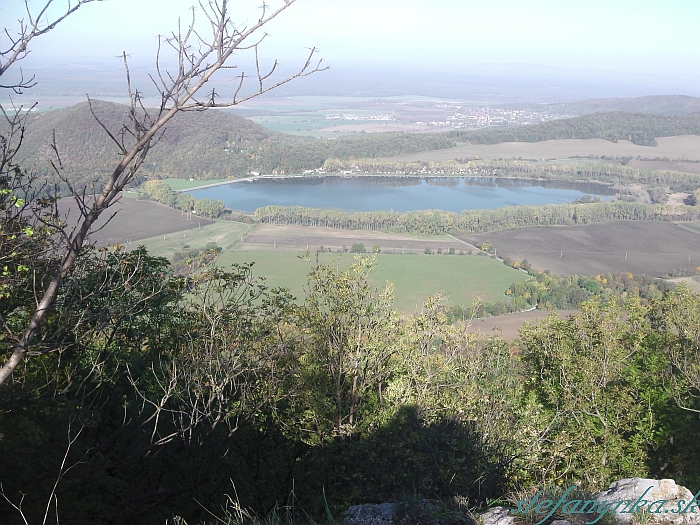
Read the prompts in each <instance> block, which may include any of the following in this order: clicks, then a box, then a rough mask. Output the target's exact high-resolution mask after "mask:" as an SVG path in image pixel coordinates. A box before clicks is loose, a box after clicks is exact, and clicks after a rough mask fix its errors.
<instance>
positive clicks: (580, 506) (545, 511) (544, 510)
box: [511, 486, 700, 525]
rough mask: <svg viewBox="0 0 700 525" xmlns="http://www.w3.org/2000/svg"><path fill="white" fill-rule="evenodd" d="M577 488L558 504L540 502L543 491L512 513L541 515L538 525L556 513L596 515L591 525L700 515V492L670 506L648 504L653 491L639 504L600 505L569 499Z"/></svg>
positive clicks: (658, 502) (548, 501) (662, 503)
mask: <svg viewBox="0 0 700 525" xmlns="http://www.w3.org/2000/svg"><path fill="white" fill-rule="evenodd" d="M576 488H577V487H576V486H571V487H569V488H568V489H566V492H564V494H562V496H561V497H560V498H559V500H558V501H554V500H551V499H540V496H541V495H542V491H539V492H538V493H537V494H536V495H535V497H533V498H532V499H531V500H530V501H527V500H520V501H518V508H517V509H512V510H511V513H512V514H513V515H514V516H523V515H530V514H533V513H534V514H535V515H541V516H543V517H542V519H541V520H539V521H538V522H537V523H535V525H541V524H542V523H544V522H545V521H547V520H548V519H549V518H551V517H552V516H553V515H554V513H555V512H559V513H560V514H570V515H576V514H597V518H596V519H594V520H592V521H586V523H587V524H588V525H593V524H595V523H598V521H600V520H601V518H603V516H605V515H606V514H608V513H610V514H614V513H618V514H634V513H640V512H647V513H649V514H652V515H662V514H688V513H695V512H700V492H698V493H697V494H695V496H694V497H693V499H692V500H690V501H689V502H686V501H685V500H678V501H676V500H672V503H670V504H669V500H665V499H660V500H653V501H652V500H646V499H644V497H645V496H646V494H647V492H649V491H650V490H652V488H653V487H649V488H647V489H646V490H645V491H644V494H642V495H641V496H639V498H637V500H636V501H633V500H625V499H623V500H617V501H615V500H611V501H598V500H593V499H592V500H579V499H571V500H569V499H567V497H568V496H569V494H571V492H572V491H574V490H576Z"/></svg>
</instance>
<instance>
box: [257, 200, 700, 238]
mask: <svg viewBox="0 0 700 525" xmlns="http://www.w3.org/2000/svg"><path fill="white" fill-rule="evenodd" d="M255 217H256V218H257V219H258V220H259V221H260V222H263V223H269V224H295V225H300V226H323V227H326V228H340V229H351V230H383V231H394V232H407V233H415V234H421V235H434V234H441V233H451V234H467V233H484V232H489V231H496V230H503V229H507V228H517V227H524V226H555V225H574V224H592V223H594V222H603V221H608V220H618V219H624V220H662V221H678V220H687V221H692V220H697V219H698V218H700V212H699V211H698V210H697V209H696V208H695V207H689V206H661V205H650V204H643V203H639V202H620V201H615V202H594V203H589V204H560V205H549V206H511V207H503V208H496V209H488V210H465V211H463V212H461V213H455V212H448V211H442V210H423V211H411V212H389V211H377V212H354V213H353V212H345V211H342V210H329V209H322V208H305V207H302V206H291V207H285V206H265V207H262V208H258V209H257V210H255Z"/></svg>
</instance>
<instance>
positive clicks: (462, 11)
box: [0, 0, 700, 102]
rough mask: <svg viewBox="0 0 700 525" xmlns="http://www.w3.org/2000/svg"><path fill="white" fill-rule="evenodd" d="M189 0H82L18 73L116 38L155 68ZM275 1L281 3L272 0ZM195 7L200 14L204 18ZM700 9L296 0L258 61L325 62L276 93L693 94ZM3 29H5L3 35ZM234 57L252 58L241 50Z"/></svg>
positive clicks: (669, 4) (640, 3) (12, 10)
mask: <svg viewBox="0 0 700 525" xmlns="http://www.w3.org/2000/svg"><path fill="white" fill-rule="evenodd" d="M193 1H194V0H168V1H166V0H149V1H148V2H140V1H138V0H105V1H102V2H95V3H94V4H88V5H85V6H83V7H82V8H81V9H80V10H79V11H78V12H77V13H75V14H73V15H71V17H69V18H68V19H66V20H65V21H64V22H62V23H61V24H60V25H59V26H57V27H56V28H55V29H54V30H52V31H50V32H49V33H48V34H46V35H43V36H41V37H40V38H38V39H36V40H35V41H34V42H32V44H31V50H32V52H31V53H30V55H29V56H28V57H27V58H26V59H25V60H24V61H22V63H21V65H22V67H23V68H24V69H25V71H26V72H31V71H32V70H38V69H42V68H44V69H45V68H57V69H62V68H65V67H69V66H71V65H74V66H76V67H77V68H79V67H82V66H90V65H93V66H96V67H100V68H108V69H109V70H112V69H114V71H115V72H118V71H119V70H120V68H121V64H120V60H119V59H118V58H117V57H118V55H120V54H121V53H122V52H123V51H124V52H126V53H127V54H128V55H129V60H130V63H131V65H132V67H133V68H134V70H135V71H136V70H141V69H142V68H144V67H146V66H148V67H152V64H153V63H154V60H155V54H156V47H157V38H156V35H158V34H168V33H169V32H170V31H172V30H173V29H175V28H176V27H177V20H178V18H182V19H183V23H187V21H188V20H189V17H190V16H191V12H190V10H189V9H188V7H189V6H190V5H191V4H192V3H193ZM271 1H272V5H273V6H276V5H281V0H271ZM6 4H8V5H2V6H0V16H1V17H2V18H3V20H6V21H8V22H6V25H7V28H8V29H9V30H10V31H11V32H12V30H13V29H16V26H17V23H16V22H13V21H16V20H17V19H18V18H20V17H21V16H22V14H23V13H22V8H23V5H22V4H23V2H14V3H6ZM29 5H30V6H33V5H34V3H33V2H31V1H30V2H29ZM56 5H58V6H59V7H60V2H58V3H57V4H56ZM198 9H199V8H198ZM232 9H235V12H234V14H233V15H232V16H233V18H234V19H235V20H236V21H237V22H239V23H243V24H246V23H248V24H250V23H251V20H255V18H256V17H257V16H259V14H260V11H259V2H238V3H236V4H235V7H234V8H232ZM55 13H57V11H56V12H55ZM55 13H54V14H55ZM136 15H137V16H136ZM202 19H203V17H202V16H201V14H200V16H199V18H198V20H199V22H200V23H201V22H202ZM697 21H700V3H697V4H696V3H689V2H687V1H684V0H667V1H666V2H664V3H663V5H660V4H659V3H658V2H654V1H651V0H635V1H632V0H617V1H616V2H614V3H613V4H612V5H611V3H610V2H607V1H606V0H588V1H587V2H585V3H583V2H567V3H562V2H560V1H557V0H532V1H530V2H527V3H523V2H521V1H518V0H497V1H494V2H489V3H486V4H485V3H483V2H477V1H476V0H443V1H442V2H440V3H439V4H437V5H427V4H426V3H425V2H422V1H420V0H385V1H384V2H382V3H381V4H377V3H375V2H373V1H372V0H353V2H352V3H331V2H328V1H323V0H298V1H297V2H296V3H295V4H294V5H292V6H291V7H290V8H289V9H287V10H286V11H285V12H283V13H282V14H281V15H280V16H279V18H278V19H276V20H274V21H273V22H272V23H271V24H270V26H269V28H268V30H269V31H268V32H269V37H268V38H267V39H266V41H265V42H264V45H263V46H262V48H261V56H262V57H263V62H265V63H267V64H271V63H272V60H273V59H272V57H275V58H279V59H280V62H281V65H282V68H283V69H285V70H286V71H291V70H292V69H294V68H295V67H298V66H299V65H300V64H303V62H304V60H305V57H306V54H307V53H308V48H309V47H311V46H316V47H317V48H319V49H320V51H319V54H318V55H317V56H318V57H319V58H321V57H322V58H324V63H328V64H330V65H331V66H332V69H331V71H330V72H326V73H323V74H320V75H314V76H313V77H311V78H306V79H301V80H299V81H297V82H295V83H294V84H290V85H289V86H284V87H283V88H281V89H280V90H279V91H280V93H279V94H280V95H285V94H295V95H296V94H302V93H305V94H320V93H332V94H334V95H340V94H342V93H343V89H344V90H345V91H344V93H345V94H346V95H348V96H354V95H358V96H359V94H364V96H392V95H396V94H405V95H408V94H416V95H419V94H429V96H438V97H445V96H452V97H453V98H464V97H477V98H480V97H487V98H491V99H494V100H498V99H500V100H505V99H510V100H513V101H542V102H546V101H550V102H557V101H564V100H581V99H586V98H609V97H629V96H643V95H664V94H679V95H691V96H698V95H700V73H697V72H700V32H698V31H696V30H695V26H696V25H697V24H696V22H697ZM4 40H6V37H5V39H3V37H2V35H0V44H2V43H3V42H4ZM239 60H243V63H245V62H246V61H247V62H248V63H250V57H248V58H246V57H245V56H241V59H239ZM151 70H152V69H151ZM15 73H17V71H15ZM363 73H364V74H363ZM59 76H60V75H59ZM122 76H123V75H122ZM392 76H393V77H395V78H392ZM426 76H427V77H433V78H432V79H431V78H425V77H426ZM37 79H38V80H39V82H46V80H42V78H41V77H39V76H37ZM83 80H90V79H76V78H73V79H70V80H68V82H71V83H73V85H72V86H70V88H71V89H67V88H64V87H61V86H56V90H57V91H60V90H61V89H63V91H70V90H73V91H77V92H78V93H84V92H86V89H88V88H90V89H93V87H94V85H91V84H90V83H88V82H86V83H83V84H80V82H82V81H83ZM93 80H94V79H93ZM97 80H98V81H100V82H102V81H104V80H108V79H97ZM449 83H454V84H455V85H454V86H449V85H447V84H449ZM93 84H94V83H93ZM144 84H145V83H144ZM223 84H226V82H225V81H224V82H223ZM115 86H116V84H115ZM103 87H105V89H109V90H112V91H115V90H116V87H111V86H106V85H105V86H103ZM518 88H522V92H518ZM141 89H144V86H141Z"/></svg>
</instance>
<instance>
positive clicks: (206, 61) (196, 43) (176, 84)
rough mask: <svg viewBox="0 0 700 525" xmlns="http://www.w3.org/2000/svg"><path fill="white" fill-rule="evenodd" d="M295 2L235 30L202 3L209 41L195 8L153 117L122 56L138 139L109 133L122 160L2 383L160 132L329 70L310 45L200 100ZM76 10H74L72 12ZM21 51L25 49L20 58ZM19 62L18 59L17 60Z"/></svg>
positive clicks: (221, 5) (224, 4)
mask: <svg viewBox="0 0 700 525" xmlns="http://www.w3.org/2000/svg"><path fill="white" fill-rule="evenodd" d="M88 1H92V0H80V1H79V2H78V5H76V6H74V7H73V8H72V9H73V11H74V10H75V9H77V8H78V7H79V6H80V5H82V4H84V3H87V2H88ZM295 2H296V0H284V2H283V5H280V6H279V7H277V8H276V9H271V8H270V7H269V6H268V5H267V4H263V9H262V15H261V17H260V18H259V19H258V21H257V22H256V23H255V24H253V25H251V26H250V27H246V28H242V29H238V28H236V27H235V25H233V24H232V22H231V20H230V18H229V14H228V3H229V0H211V1H210V2H208V3H206V4H204V3H203V2H200V7H201V9H202V11H203V12H204V14H205V16H206V18H207V20H208V21H209V24H210V28H211V35H210V36H209V38H208V39H205V38H203V37H202V36H200V35H199V33H197V32H196V31H195V19H194V11H193V13H192V21H191V23H190V24H189V26H188V27H187V28H186V29H185V30H184V31H183V29H182V27H181V25H180V24H178V30H177V32H174V33H173V34H172V36H171V37H170V38H167V39H166V40H165V42H166V43H167V44H168V45H169V46H170V48H171V49H173V50H174V51H175V53H176V56H177V61H178V62H177V64H178V65H177V71H176V72H172V73H171V72H169V71H165V72H163V71H162V70H161V66H160V64H161V57H160V47H161V46H160V45H159V56H158V57H157V59H156V64H157V65H158V73H157V78H158V85H159V91H160V93H161V104H160V108H159V109H158V111H157V112H156V113H155V114H153V115H151V114H150V113H149V112H148V111H147V110H146V109H145V107H144V106H143V104H142V101H141V96H140V93H139V92H138V90H136V91H132V89H131V79H130V74H129V68H128V60H127V55H126V53H124V54H123V56H122V58H123V60H124V63H125V67H126V73H127V88H128V91H129V99H130V110H129V117H130V120H131V127H130V129H129V132H130V134H132V136H133V137H134V139H135V143H134V144H133V145H131V147H130V148H129V149H128V150H127V148H126V147H125V145H124V142H123V141H122V142H121V143H120V142H119V141H117V140H116V137H115V136H114V134H113V133H109V132H108V134H109V135H110V138H112V140H113V141H114V142H115V143H117V146H118V147H119V148H120V152H121V153H122V159H121V161H120V162H119V164H118V165H117V166H116V168H115V169H114V171H113V172H112V174H111V175H110V177H109V179H108V180H107V181H106V183H105V184H104V186H103V187H102V190H101V191H100V193H99V194H97V195H95V198H94V200H93V201H92V203H91V205H90V207H89V209H81V215H82V218H81V220H80V224H79V226H78V227H77V228H76V229H75V231H74V232H73V233H72V234H71V235H70V238H69V242H68V246H67V248H66V249H65V251H64V253H63V255H62V257H61V260H60V264H59V265H58V269H57V270H56V273H55V274H54V276H53V278H52V279H51V281H50V282H49V283H48V285H47V286H46V288H45V289H44V291H43V294H42V296H41V298H40V300H39V302H38V304H37V306H36V309H35V310H34V312H33V314H32V316H31V318H30V320H29V322H28V324H27V326H26V329H25V330H24V333H23V334H22V336H21V337H20V338H19V340H18V341H17V343H16V344H15V345H14V347H13V348H12V354H11V355H10V357H9V359H8V360H7V361H6V362H5V363H4V364H3V366H2V367H1V368H0V384H2V383H3V382H5V381H6V380H7V379H8V378H9V377H10V375H11V374H12V372H13V370H14V369H15V368H16V367H17V366H18V365H19V364H20V363H21V362H22V361H23V360H24V359H25V358H26V357H27V355H28V352H29V350H30V347H31V345H32V341H33V340H34V337H35V335H36V334H37V331H38V330H39V328H40V327H41V325H42V324H43V322H44V319H45V318H46V315H47V313H48V312H49V310H50V308H51V307H52V305H53V303H54V301H55V300H56V297H57V296H58V294H59V291H60V289H61V286H62V284H63V280H64V279H65V277H66V275H67V274H68V272H69V271H70V269H71V268H72V267H73V265H74V264H75V262H76V260H77V258H78V255H79V254H80V252H81V250H82V248H83V246H84V245H85V242H86V240H87V237H88V234H89V233H90V231H91V230H92V228H93V225H94V224H95V221H97V219H98V218H99V217H100V215H101V214H102V213H103V212H104V211H105V210H106V209H108V208H109V207H110V206H111V205H112V204H113V203H114V202H115V200H116V198H117V196H118V195H119V194H120V193H121V191H122V190H123V189H124V188H125V187H126V186H127V185H128V184H129V183H130V182H131V181H132V180H133V179H134V176H135V174H136V172H137V171H138V169H139V168H140V167H141V165H142V164H143V162H144V160H145V158H146V155H147V154H148V151H149V149H150V148H151V146H152V145H153V141H154V139H155V138H156V137H157V135H158V133H160V132H162V130H163V129H164V128H165V126H166V124H167V123H168V122H169V121H170V120H171V119H172V118H173V117H175V115H177V114H178V113H179V112H181V111H186V110H189V109H192V110H201V109H207V108H215V107H230V106H234V105H236V104H240V103H242V102H245V101H246V100H250V99H251V98H254V97H257V96H259V95H261V94H263V93H267V92H268V91H270V90H272V89H275V88H277V87H279V86H281V85H283V84H286V83H287V82H290V81H291V80H293V79H295V78H299V77H304V76H308V75H311V74H313V73H315V72H318V71H322V70H324V69H327V67H325V66H323V65H322V60H318V61H316V60H315V55H316V53H317V51H318V50H317V49H316V48H311V50H310V52H309V55H308V57H307V59H306V61H305V63H304V64H303V65H302V67H301V68H299V69H298V70H297V72H296V73H294V74H292V75H289V76H287V77H286V78H283V79H281V80H278V81H277V82H274V83H272V84H271V85H268V86H266V85H265V84H264V82H265V81H266V80H267V79H268V78H269V77H270V76H271V75H272V74H273V73H274V71H275V69H276V68H277V62H276V61H275V64H274V66H273V67H272V70H271V71H270V72H269V73H268V74H265V75H262V74H261V73H260V68H259V66H258V67H257V75H256V76H257V89H256V90H255V91H254V92H252V93H250V94H246V95H244V96H243V97H241V98H237V97H238V93H239V92H240V90H241V88H242V86H243V83H244V80H245V78H246V76H245V74H244V73H241V75H240V77H239V78H240V80H239V86H238V88H237V89H236V93H235V95H234V97H233V99H232V100H230V101H228V102H217V100H216V95H215V92H214V91H212V93H211V96H210V97H208V99H207V100H205V101H197V99H196V98H195V97H196V95H197V93H198V92H199V91H200V90H201V89H202V88H203V86H204V85H205V84H206V83H207V82H209V80H210V79H211V78H212V76H213V75H214V74H215V73H216V72H217V71H219V70H220V69H225V68H227V67H231V66H226V62H227V61H228V60H230V59H231V58H232V57H233V55H234V53H235V52H237V51H241V50H245V49H251V48H252V49H254V50H255V52H256V62H257V45H258V43H259V42H260V39H258V40H257V42H256V43H253V44H248V41H249V40H253V39H256V38H257V35H258V34H259V33H260V31H261V30H262V28H263V27H264V26H265V25H266V24H268V23H269V22H271V21H272V20H273V19H275V18H276V17H277V16H279V15H280V14H281V13H282V12H284V11H285V10H286V9H288V8H289V7H290V6H292V5H293V4H294V3H295ZM49 3H50V2H49ZM73 11H69V12H68V14H70V13H71V12H73ZM66 16H67V15H66ZM64 18H65V17H64ZM38 19H39V18H37V19H36V21H35V22H32V23H33V24H34V25H32V26H31V27H32V29H31V31H30V32H29V33H27V34H28V35H31V38H33V37H34V36H36V35H35V33H34V32H35V31H39V29H37V28H38V27H39V25H38ZM32 20H34V19H32ZM59 21H60V20H59ZM54 25H55V24H54ZM47 27H48V26H46V27H45V28H44V29H41V31H44V32H45V31H47V30H49V29H50V28H48V29H47ZM51 27H53V26H51ZM36 34H41V33H36ZM31 38H29V40H27V42H26V43H25V44H24V45H23V47H22V49H23V50H26V44H27V43H28V42H29V41H30V40H31ZM263 38H264V35H263ZM22 52H24V51H22ZM20 55H21V52H20V53H19V54H18V55H17V56H20ZM16 60H17V59H16V58H15V59H13V61H16ZM151 80H152V81H154V82H155V79H154V77H151ZM98 122H99V120H98ZM100 125H101V126H102V127H103V129H104V128H105V126H104V125H103V124H102V123H100Z"/></svg>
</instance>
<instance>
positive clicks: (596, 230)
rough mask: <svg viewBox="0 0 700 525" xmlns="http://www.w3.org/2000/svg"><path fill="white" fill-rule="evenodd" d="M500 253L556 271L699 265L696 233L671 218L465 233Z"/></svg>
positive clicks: (657, 271)
mask: <svg viewBox="0 0 700 525" xmlns="http://www.w3.org/2000/svg"><path fill="white" fill-rule="evenodd" d="M464 239H465V240H466V241H469V242H472V243H476V242H484V241H487V242H489V243H491V244H492V245H493V247H494V248H495V249H496V252H497V255H498V256H499V257H508V258H510V259H514V260H518V261H521V260H523V259H527V260H528V261H529V262H530V264H532V266H533V267H534V268H535V269H538V270H545V269H548V270H550V271H551V272H552V273H554V274H557V275H573V274H579V275H596V274H599V273H608V272H610V273H616V272H623V271H625V272H632V273H633V274H635V275H637V274H645V275H649V276H663V275H664V274H666V273H669V272H670V271H672V270H674V269H680V268H691V269H694V268H696V267H698V266H700V236H698V234H697V233H693V232H692V231H689V230H688V229H685V228H681V227H679V226H677V225H676V224H673V223H670V222H660V221H609V222H606V223H598V224H591V225H587V226H551V227H550V226H548V227H537V228H518V229H510V230H504V231H500V232H492V233H485V234H481V235H469V236H465V237H464Z"/></svg>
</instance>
